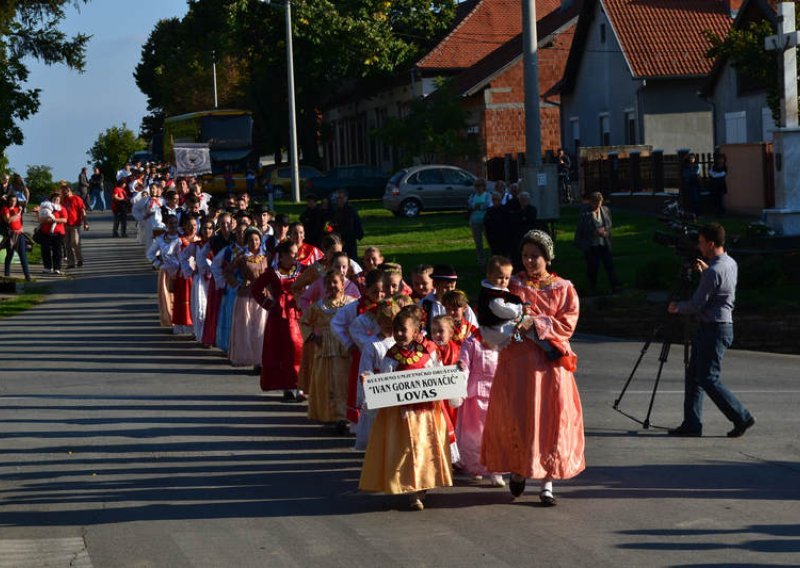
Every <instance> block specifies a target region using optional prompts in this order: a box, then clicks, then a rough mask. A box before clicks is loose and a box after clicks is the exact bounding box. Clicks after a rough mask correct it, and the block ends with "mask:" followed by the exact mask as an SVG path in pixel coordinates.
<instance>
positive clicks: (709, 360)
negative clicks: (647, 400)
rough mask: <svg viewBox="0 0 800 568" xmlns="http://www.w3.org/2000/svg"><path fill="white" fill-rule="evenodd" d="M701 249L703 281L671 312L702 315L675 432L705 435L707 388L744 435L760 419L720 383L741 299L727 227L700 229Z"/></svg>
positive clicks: (732, 435)
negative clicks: (727, 244)
mask: <svg viewBox="0 0 800 568" xmlns="http://www.w3.org/2000/svg"><path fill="white" fill-rule="evenodd" d="M697 248H698V249H699V250H700V253H701V254H702V255H703V257H704V258H705V259H706V260H707V261H708V263H706V262H704V261H702V260H697V262H696V263H695V270H697V271H699V272H701V273H702V276H701V278H700V284H699V285H698V286H697V290H695V292H694V294H693V295H692V297H691V298H690V299H689V300H686V301H684V302H670V304H669V307H668V308H667V311H668V312H669V313H671V314H691V315H695V316H696V317H697V319H698V322H699V325H698V328H697V332H696V333H695V335H694V338H693V340H692V352H691V357H690V359H689V367H688V368H687V370H686V378H685V394H684V399H683V423H681V425H680V426H678V427H677V428H674V429H672V430H670V431H669V434H670V436H684V437H695V436H702V435H703V392H704V391H705V393H706V394H708V396H709V398H711V400H712V401H713V402H714V404H716V405H717V408H719V409H720V411H722V413H723V414H724V415H725V416H726V417H727V418H728V420H730V421H731V422H733V426H734V427H733V430H731V431H730V432H728V437H729V438H738V437H739V436H741V435H743V434H744V433H745V431H747V429H748V428H750V427H751V426H753V424H755V422H756V421H755V418H753V416H752V415H751V414H750V412H749V411H748V410H747V409H746V408H745V407H744V406H743V405H742V403H741V402H739V400H738V399H737V398H736V397H735V396H734V395H733V393H732V392H731V391H729V390H728V388H727V387H726V386H725V385H723V384H722V381H720V369H721V366H722V357H723V355H724V354H725V350H726V349H727V348H728V347H730V346H731V343H733V305H734V302H735V299H736V276H737V266H736V261H735V260H733V259H732V258H731V257H730V256H728V254H727V253H726V252H725V229H724V228H723V227H722V225H720V224H719V223H711V224H708V225H705V226H704V227H703V228H702V229H700V234H699V237H698V244H697Z"/></svg>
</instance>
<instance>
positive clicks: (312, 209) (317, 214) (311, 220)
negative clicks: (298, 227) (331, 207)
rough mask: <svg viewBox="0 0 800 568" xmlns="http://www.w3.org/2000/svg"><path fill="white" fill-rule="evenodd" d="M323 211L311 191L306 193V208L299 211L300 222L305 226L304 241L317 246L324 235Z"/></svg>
mask: <svg viewBox="0 0 800 568" xmlns="http://www.w3.org/2000/svg"><path fill="white" fill-rule="evenodd" d="M325 221H327V219H326V218H325V211H323V210H322V207H320V206H319V200H318V199H317V196H316V195H314V194H313V193H309V194H307V195H306V208H305V209H304V210H303V212H302V213H300V222H301V223H302V224H303V226H304V227H305V228H306V242H307V243H310V244H312V245H314V246H315V247H318V246H320V245H321V244H322V237H323V236H325Z"/></svg>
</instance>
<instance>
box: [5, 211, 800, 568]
mask: <svg viewBox="0 0 800 568" xmlns="http://www.w3.org/2000/svg"><path fill="white" fill-rule="evenodd" d="M110 220H111V219H110V214H99V213H98V214H94V213H93V214H92V215H91V217H90V221H91V224H92V230H91V231H90V232H89V233H86V234H85V241H84V252H85V256H86V265H85V267H84V268H82V269H79V270H77V271H71V275H72V276H71V277H70V278H67V279H62V280H58V281H55V279H52V280H53V281H54V282H55V283H54V285H53V293H52V294H51V295H50V296H49V297H48V299H47V301H46V302H44V303H43V304H41V305H39V306H37V307H35V308H34V309H31V310H29V311H28V312H26V313H24V314H21V315H20V316H17V317H14V318H11V319H6V320H0V423H2V426H1V427H0V456H1V457H0V567H14V568H18V567H24V566H37V567H38V566H84V567H88V566H95V567H150V566H154V567H161V566H168V567H176V568H180V567H228V566H231V567H250V566H253V567H256V566H258V567H263V566H347V567H353V566H374V565H380V566H383V567H388V566H456V565H458V566H709V567H710V566H754V565H776V566H796V565H798V564H800V444H798V441H797V432H798V430H800V384H798V379H800V357H796V356H788V355H772V354H763V353H753V352H744V351H731V352H729V353H728V355H727V356H726V359H725V362H724V367H723V377H724V380H725V382H726V383H727V384H728V386H729V387H731V389H732V390H733V391H734V392H735V393H736V394H737V395H738V396H739V397H740V398H741V399H742V401H743V402H744V403H745V404H746V405H747V406H748V407H749V408H750V410H751V411H752V413H753V414H754V415H755V416H756V418H757V424H756V426H755V427H754V428H753V429H752V430H750V431H748V432H747V434H746V435H745V436H744V437H743V438H740V439H728V438H726V437H725V432H727V431H728V430H729V429H730V428H731V425H730V424H729V423H728V422H727V421H726V420H725V419H724V417H723V416H722V415H721V414H720V413H719V412H718V411H717V410H716V408H714V406H713V404H711V403H708V402H707V404H706V424H705V436H704V437H703V438H692V439H675V438H671V437H667V436H666V435H665V433H664V431H663V430H661V429H660V428H658V427H656V426H674V425H676V424H678V423H679V422H680V416H681V404H682V395H683V386H682V373H681V371H682V363H681V353H680V350H679V349H677V348H673V352H672V353H671V355H670V357H669V359H668V362H667V365H666V368H665V372H664V377H663V379H662V382H661V385H660V387H659V389H658V392H657V395H656V398H655V404H654V409H653V415H652V422H653V425H654V426H653V427H651V428H649V429H643V428H642V427H641V426H640V425H638V424H636V423H635V422H633V421H632V420H630V419H628V418H627V417H625V416H623V415H622V414H620V413H618V412H616V411H615V410H614V409H613V408H612V404H613V402H614V400H615V399H616V398H617V396H618V395H619V392H620V390H621V387H622V385H623V384H624V382H625V379H626V378H627V376H628V374H629V373H630V370H631V368H632V366H633V363H634V361H635V360H636V358H637V356H638V354H639V352H640V349H641V347H642V345H641V343H638V342H630V341H615V340H609V339H604V338H598V337H586V336H580V337H578V339H577V340H576V342H575V349H576V351H577V353H578V355H579V371H578V373H577V375H576V376H577V380H578V383H579V386H580V389H581V396H582V401H583V405H584V415H585V426H586V461H587V469H586V471H585V472H584V473H583V474H581V475H580V476H578V477H577V478H575V479H573V480H570V481H567V482H563V483H557V484H556V486H555V492H556V496H557V497H558V506H557V507H555V508H542V507H540V506H539V503H538V498H537V496H536V491H535V490H533V491H530V492H529V493H526V495H524V496H523V497H522V498H521V499H517V500H516V501H514V500H512V498H511V496H510V494H509V493H508V490H506V489H495V488H491V487H489V485H488V483H485V482H483V483H479V482H473V481H470V480H466V479H460V480H458V482H457V486H456V487H453V488H448V489H440V490H437V491H434V492H432V493H431V494H430V495H429V497H428V500H427V502H426V509H425V510H424V511H422V512H408V511H405V510H404V508H403V506H404V505H405V500H403V499H401V498H397V497H386V496H380V495H377V496H376V495H365V494H362V493H359V492H358V489H357V484H358V476H359V469H360V464H361V454H360V453H358V452H355V451H354V450H352V449H351V448H352V442H353V440H352V439H351V438H342V437H337V436H336V435H335V434H334V433H333V432H332V431H330V430H329V429H327V428H325V427H323V426H320V425H317V424H314V423H311V422H309V421H308V420H307V419H306V417H305V406H302V405H287V404H281V403H280V401H279V396H278V394H279V393H266V394H264V393H261V392H260V390H259V387H258V379H257V377H256V376H254V375H252V374H250V373H249V372H248V371H247V370H237V369H233V368H231V367H230V366H229V365H228V364H227V363H226V361H225V359H224V358H223V357H222V356H221V355H220V354H219V352H217V351H216V350H212V349H203V348H201V347H199V346H198V345H197V344H195V343H194V342H192V341H190V340H187V339H180V338H176V337H173V336H172V335H170V334H169V333H168V332H167V331H166V330H164V329H161V328H159V326H158V315H157V308H156V300H155V273H154V272H153V271H152V270H151V269H150V266H149V265H148V263H147V262H146V260H144V251H143V250H142V248H141V247H140V246H139V245H138V244H136V243H135V241H134V239H132V238H129V239H111V238H110V233H111V225H110ZM370 244H378V245H379V244H380V243H370ZM468 246H470V244H469V243H467V242H465V247H468ZM37 269H38V267H34V270H35V272H34V273H37V272H38V271H39V270H37ZM659 350H660V349H659V346H653V347H652V348H651V349H650V351H649V352H648V353H647V356H646V357H645V360H644V362H643V364H642V367H641V368H640V370H639V372H638V373H637V376H636V377H635V378H634V380H633V382H632V383H631V386H630V388H629V390H628V392H627V393H626V394H625V397H624V399H623V400H622V403H621V405H620V408H621V409H622V410H624V411H625V412H627V413H629V414H632V415H635V416H637V417H640V418H641V417H643V416H644V415H645V413H646V411H647V405H648V401H649V396H650V392H651V389H652V384H653V378H654V377H655V368H656V364H657V356H658V352H659Z"/></svg>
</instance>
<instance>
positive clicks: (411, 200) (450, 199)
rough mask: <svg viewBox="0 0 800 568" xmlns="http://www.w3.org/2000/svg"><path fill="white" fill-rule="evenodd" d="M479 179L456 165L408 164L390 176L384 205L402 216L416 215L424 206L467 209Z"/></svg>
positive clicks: (438, 208)
mask: <svg viewBox="0 0 800 568" xmlns="http://www.w3.org/2000/svg"><path fill="white" fill-rule="evenodd" d="M476 179H477V178H476V177H475V176H474V175H473V174H471V173H470V172H468V171H467V170H464V169H461V168H458V167H455V166H445V165H429V166H414V167H411V168H405V169H402V170H400V171H399V172H397V173H396V174H394V175H393V176H392V177H391V178H389V182H388V183H387V184H386V190H385V191H384V193H383V206H384V207H385V208H386V209H388V210H389V211H391V212H393V213H394V214H395V215H397V216H399V217H416V216H417V215H419V213H420V211H423V210H426V211H434V210H438V211H441V210H448V209H466V208H467V199H468V198H469V196H470V194H471V193H472V189H473V186H474V185H475V180H476ZM488 185H490V186H491V185H492V184H491V183H490V184H488ZM487 189H489V190H490V191H491V187H488V188H487Z"/></svg>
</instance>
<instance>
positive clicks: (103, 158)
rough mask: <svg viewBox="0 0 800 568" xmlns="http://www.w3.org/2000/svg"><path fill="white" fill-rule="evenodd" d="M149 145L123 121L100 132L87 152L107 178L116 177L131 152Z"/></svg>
mask: <svg viewBox="0 0 800 568" xmlns="http://www.w3.org/2000/svg"><path fill="white" fill-rule="evenodd" d="M146 146H147V145H146V144H145V142H144V140H142V139H141V138H139V137H138V136H136V133H134V132H133V131H132V130H130V129H129V128H128V126H127V125H126V124H125V123H124V122H123V123H122V126H112V127H111V128H108V129H106V131H105V132H102V133H100V134H99V135H98V136H97V140H95V142H94V145H93V146H92V147H91V148H90V149H89V151H88V152H86V153H87V154H88V155H89V156H90V157H91V158H92V161H93V162H94V164H95V165H96V166H97V167H98V168H100V171H101V172H102V173H103V175H104V176H105V178H106V179H115V176H116V174H117V170H119V169H120V168H121V167H122V166H123V165H125V162H126V161H127V160H128V158H129V157H130V155H131V154H133V153H134V152H136V151H139V150H144V149H145V147H146Z"/></svg>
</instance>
